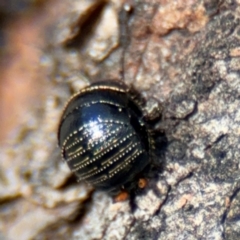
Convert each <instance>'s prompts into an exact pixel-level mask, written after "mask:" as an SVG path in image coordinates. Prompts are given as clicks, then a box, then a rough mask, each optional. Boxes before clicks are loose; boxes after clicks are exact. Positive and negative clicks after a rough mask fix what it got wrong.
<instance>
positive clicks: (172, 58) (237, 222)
mask: <svg viewBox="0 0 240 240" xmlns="http://www.w3.org/2000/svg"><path fill="white" fill-rule="evenodd" d="M65 2H66V3H65V4H66V5H65V7H64V8H61V12H60V13H61V14H59V17H58V18H57V21H54V23H53V24H52V25H51V26H50V27H48V28H47V30H46V35H45V46H44V52H43V57H42V61H41V62H40V63H39V64H40V65H41V67H42V69H43V70H44V71H45V72H46V73H47V76H48V77H47V80H46V82H45V84H46V87H45V89H46V90H44V91H45V98H44V101H43V104H42V106H41V108H40V110H39V111H33V112H32V114H29V115H28V116H27V119H26V124H24V125H23V126H21V128H20V129H18V131H17V132H16V133H15V135H14V139H13V140H12V144H11V145H10V146H8V147H4V148H3V147H2V149H1V152H0V158H1V162H0V166H1V167H0V179H1V182H0V202H1V205H0V239H6V240H11V239H19V240H21V239H22V240H26V239H74V240H80V239H84V240H96V239H106V240H110V239H111V240H112V239H113V240H120V239H128V240H140V239H143V240H148V239H149V240H151V239H158V240H162V239H164V240H165V239H171V240H172V239H178V240H180V239H189V240H193V239H196V240H197V239H202V240H203V239H206V240H207V239H214V240H215V239H216V240H224V239H227V240H235V239H239V238H240V215H239V209H240V127H239V126H240V108H239V106H240V2H239V1H238V0H226V1H221V0H214V1H212V0H194V1H192V0H178V1H164V0H142V1H137V0H135V1H131V3H132V5H133V11H132V12H131V13H130V16H129V17H130V18H129V20H128V35H127V38H128V40H127V41H128V44H127V46H126V47H125V48H123V47H122V46H120V45H119V42H120V40H119V39H120V36H121V31H119V29H120V30H121V29H122V28H121V26H119V24H118V13H119V11H120V9H121V8H122V5H123V2H120V1H118V0H111V1H108V2H106V1H99V0H91V1H90V0H81V1H77V0H74V1H73V0H71V1H70V0H69V1H67V0H66V1H65ZM122 51H124V54H125V61H124V69H123V70H124V81H125V82H126V83H127V84H129V85H133V86H134V87H135V88H136V89H137V90H138V91H139V92H140V93H141V94H142V95H143V96H144V97H145V98H146V99H147V100H148V99H151V98H155V99H157V100H158V101H159V102H161V104H162V106H163V113H162V119H161V121H160V122H159V123H158V124H157V127H158V128H161V129H163V130H164V131H165V134H166V137H167V140H168V142H167V147H166V149H165V151H164V154H163V156H161V157H159V161H160V162H161V163H162V169H161V171H159V172H157V176H155V177H154V178H151V179H149V183H148V186H147V187H146V188H145V189H144V190H143V192H141V193H140V194H136V196H135V198H134V199H133V200H132V201H126V202H121V203H113V202H112V199H111V198H110V197H109V196H108V195H106V194H105V193H102V192H97V191H92V189H90V188H89V187H87V186H85V185H84V184H76V183H75V179H74V178H73V177H72V176H71V174H70V172H69V170H68V168H67V166H66V165H65V164H64V163H63V162H62V161H61V157H60V151H59V149H58V148H57V139H56V129H57V125H58V120H59V118H60V115H61V110H62V109H63V106H64V104H65V101H66V100H67V98H68V97H69V96H70V95H71V94H72V93H74V92H77V91H78V90H79V89H81V88H82V87H84V86H86V85H87V84H89V83H90V82H93V81H97V80H100V79H119V78H120V77H121V55H122Z"/></svg>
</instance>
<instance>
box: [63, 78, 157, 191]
mask: <svg viewBox="0 0 240 240" xmlns="http://www.w3.org/2000/svg"><path fill="white" fill-rule="evenodd" d="M58 140H59V146H60V148H61V150H62V156H63V158H64V159H65V160H66V162H67V164H68V166H69V168H70V169H71V170H72V171H73V172H74V174H75V175H76V176H77V177H78V179H79V181H85V182H87V183H90V184H91V185H92V186H94V187H95V188H97V189H100V190H106V191H110V192H118V191H120V190H121V189H123V188H124V186H125V185H127V184H129V183H131V181H133V180H134V179H135V178H136V177H137V176H138V174H139V173H140V172H142V171H143V169H144V168H145V167H146V166H147V165H148V164H149V163H150V154H151V149H152V142H153V141H152V137H151V132H150V130H149V128H148V126H147V124H146V122H145V120H144V116H143V111H142V107H141V104H140V103H139V101H138V99H137V98H136V96H135V95H134V94H132V93H131V92H130V90H129V88H128V87H127V86H126V85H125V84H123V83H122V82H121V81H102V82H97V83H93V84H91V85H90V86H89V87H86V88H84V89H83V90H81V91H80V92H79V93H77V94H75V95H74V96H73V97H71V99H70V100H69V102H68V103H67V105H66V107H65V110H64V112H63V114H62V118H61V121H60V124H59V130H58Z"/></svg>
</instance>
